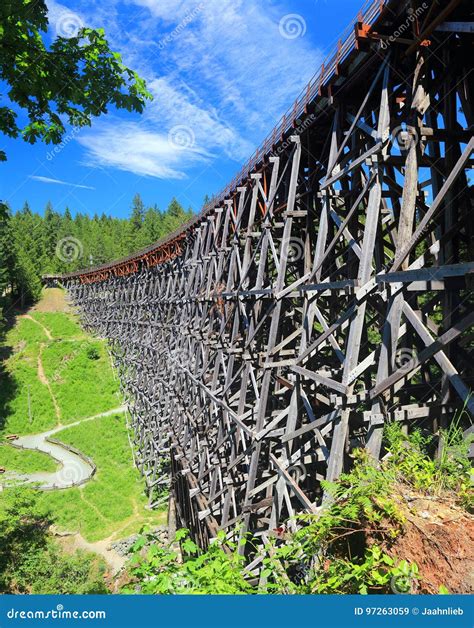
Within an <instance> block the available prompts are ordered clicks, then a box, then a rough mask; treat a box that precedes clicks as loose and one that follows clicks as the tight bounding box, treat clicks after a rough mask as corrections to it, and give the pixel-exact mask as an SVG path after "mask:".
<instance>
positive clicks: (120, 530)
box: [0, 289, 164, 593]
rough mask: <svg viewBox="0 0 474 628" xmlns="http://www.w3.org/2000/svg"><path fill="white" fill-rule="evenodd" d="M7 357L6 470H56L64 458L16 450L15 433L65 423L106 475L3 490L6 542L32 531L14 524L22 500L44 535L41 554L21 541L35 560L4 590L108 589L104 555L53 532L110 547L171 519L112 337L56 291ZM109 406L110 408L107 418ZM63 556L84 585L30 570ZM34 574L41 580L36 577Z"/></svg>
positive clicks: (31, 315)
mask: <svg viewBox="0 0 474 628" xmlns="http://www.w3.org/2000/svg"><path fill="white" fill-rule="evenodd" d="M58 309H60V310H62V311H57V310H58ZM51 310H53V311H51ZM55 310H56V311H55ZM2 357H3V362H2V365H1V368H2V373H1V378H0V399H1V400H2V401H1V404H0V436H1V437H2V440H1V444H0V467H3V468H5V469H6V470H7V471H16V472H18V473H24V474H28V473H34V472H39V471H40V472H52V471H55V470H56V469H57V466H58V465H57V464H56V462H55V461H54V460H53V459H52V458H51V457H49V456H47V455H45V454H43V453H41V452H37V451H29V450H18V449H15V448H13V447H12V446H11V445H10V444H8V442H7V441H6V440H5V436H7V435H9V434H16V435H20V436H23V435H25V434H36V433H40V432H44V431H46V430H49V429H52V428H55V427H60V428H63V429H60V431H58V432H56V433H55V434H54V437H55V438H56V439H58V440H59V441H61V442H63V443H66V444H68V445H72V446H73V447H75V448H76V449H78V450H79V451H81V452H82V453H83V454H85V455H86V456H89V457H90V458H91V459H92V460H93V462H94V464H95V465H96V466H97V472H96V474H95V475H94V477H93V478H92V479H91V480H90V481H88V482H87V483H86V484H84V485H83V486H81V487H76V488H70V489H65V490H56V491H54V490H53V491H44V492H42V491H32V490H31V489H28V488H25V487H19V488H17V489H10V488H6V489H5V490H4V491H3V492H1V493H0V545H1V546H2V547H4V549H5V547H6V544H7V543H9V544H10V545H11V543H12V540H11V535H12V534H13V535H14V534H18V535H19V536H21V535H22V534H23V533H24V530H23V527H24V526H23V524H21V526H23V527H22V529H21V530H16V532H15V530H14V529H13V528H14V524H13V523H9V522H8V521H7V519H8V517H9V516H10V515H9V514H8V513H10V512H11V510H12V509H15V508H16V507H17V506H16V505H18V509H19V511H20V510H21V509H22V508H23V509H24V510H25V512H27V513H28V514H27V515H25V517H26V520H27V521H30V520H31V526H32V528H33V529H32V530H31V534H32V535H33V536H35V538H36V536H37V535H39V536H40V537H41V539H40V540H38V543H37V542H36V541H34V542H33V541H32V542H31V543H30V544H29V546H28V547H30V548H31V551H32V552H33V550H34V552H33V554H31V552H30V551H29V550H28V551H26V550H25V549H24V548H23V541H21V543H20V540H19V538H18V543H20V545H21V547H22V548H23V549H18V551H19V552H20V551H21V552H22V553H25V552H26V554H25V561H27V562H28V565H29V566H28V565H23V561H20V562H21V564H22V565H23V566H21V569H20V567H18V569H20V571H21V574H20V572H19V571H18V570H17V569H16V567H15V569H14V570H13V572H12V573H11V574H10V576H9V578H10V580H8V582H7V581H6V580H5V579H4V581H3V584H2V583H0V590H2V587H3V590H4V592H9V591H18V592H19V591H24V590H25V591H26V590H28V591H31V592H41V593H46V592H81V590H82V588H81V587H85V588H86V589H87V588H88V584H87V583H89V584H91V583H92V584H91V590H90V591H89V592H94V591H95V592H103V591H104V590H105V589H104V587H105V584H104V579H103V573H105V565H104V564H103V561H101V560H100V559H98V558H97V557H91V556H88V557H85V556H86V555H85V554H83V553H80V554H79V555H78V554H77V552H74V553H73V555H72V556H69V555H66V554H64V553H63V552H62V550H61V549H60V547H59V546H58V544H57V543H56V541H55V537H54V536H53V535H52V534H51V531H50V530H53V529H54V530H55V531H56V532H59V533H60V534H61V535H64V534H67V535H68V536H69V535H74V536H75V537H77V535H79V536H78V538H79V539H84V541H85V542H87V543H89V544H92V546H93V544H94V543H96V542H99V541H100V542H101V543H99V544H98V546H99V545H100V546H101V547H103V546H105V545H107V543H108V542H112V541H115V540H117V539H122V538H125V537H127V536H130V535H132V534H134V533H136V532H138V531H139V530H140V529H141V528H142V527H143V526H144V525H145V524H148V525H150V526H155V525H157V524H158V523H160V522H162V520H163V517H164V513H162V512H153V511H149V510H147V509H146V506H147V498H146V496H145V494H144V483H143V480H142V478H141V476H140V474H139V472H138V470H137V469H136V468H135V467H134V465H133V457H132V452H131V449H130V445H129V441H128V434H127V427H126V415H125V412H124V409H123V407H122V399H121V396H120V393H119V382H118V381H117V379H116V376H115V374H114V371H113V369H112V366H111V363H110V359H109V355H108V353H107V350H106V346H105V343H104V342H103V341H101V340H97V339H93V338H92V337H90V336H88V335H87V334H85V333H84V332H83V331H82V330H81V328H80V326H79V324H78V321H77V320H76V318H75V317H74V316H73V314H72V313H71V312H68V311H67V307H66V304H65V303H64V296H63V293H62V291H60V290H58V289H49V290H45V291H44V293H43V298H42V300H41V301H40V302H39V303H38V305H37V307H36V308H34V309H32V310H30V311H29V312H27V313H24V314H20V315H18V316H17V317H16V320H15V322H14V325H13V326H12V328H11V329H10V330H9V331H8V332H7V334H6V337H5V338H4V342H3V347H2ZM104 412H107V413H109V412H110V413H109V414H107V415H106V416H100V415H101V414H102V413H104ZM68 426H69V427H68ZM0 480H1V476H0ZM2 517H4V522H3V526H4V527H3V528H2V523H1V521H2ZM52 524H54V528H53V529H52V528H51V525H52ZM28 526H30V524H29V523H28ZM28 526H27V527H28ZM28 529H29V528H28ZM40 532H41V533H40ZM16 542H17V541H15V543H16ZM102 542H104V543H102ZM101 544H102V545H101ZM18 547H20V546H18ZM7 554H8V556H5V557H4V558H3V561H4V564H5V570H6V572H7V573H9V570H11V569H12V565H10V561H13V562H15V561H17V560H18V557H16V558H15V557H14V556H13V550H8V552H7ZM61 556H62V558H61ZM60 559H61V560H64V561H66V562H65V565H68V567H65V568H67V569H70V568H72V569H73V571H74V572H75V573H78V574H79V575H77V578H78V579H75V580H74V583H75V584H74V586H73V585H72V584H71V586H73V588H74V587H76V588H77V590H74V591H72V590H71V591H65V590H64V589H63V588H61V585H60V584H58V582H57V578H56V577H55V578H54V582H55V583H56V584H52V581H50V580H48V579H47V578H46V579H45V580H44V582H43V584H41V582H40V581H39V580H38V579H37V578H36V576H34V577H33V571H28V570H29V569H31V570H32V569H33V563H34V562H36V561H45V562H46V563H48V561H49V560H51V561H60ZM1 560H2V558H1V557H0V562H1ZM74 561H76V562H74ZM81 561H82V562H81ZM84 561H85V563H84ZM81 565H82V567H81ZM25 569H26V571H24V570H25ZM79 572H80V573H79ZM28 573H29V574H30V575H29V577H30V578H31V579H32V580H31V582H30V583H29V584H28ZM100 574H102V575H100ZM17 579H18V581H17ZM20 581H21V582H20ZM33 581H34V583H35V584H34V586H33ZM81 583H82V584H81ZM97 583H100V586H99V585H98V584H97ZM51 587H52V589H53V591H51V590H50V588H51ZM54 587H57V588H56V590H55V591H54ZM79 589H80V590H79ZM85 592H87V591H85Z"/></svg>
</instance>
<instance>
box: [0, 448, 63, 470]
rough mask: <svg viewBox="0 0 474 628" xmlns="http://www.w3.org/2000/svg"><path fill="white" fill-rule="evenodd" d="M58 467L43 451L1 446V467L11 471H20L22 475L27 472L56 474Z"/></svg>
mask: <svg viewBox="0 0 474 628" xmlns="http://www.w3.org/2000/svg"><path fill="white" fill-rule="evenodd" d="M58 466H59V465H58V464H56V462H55V461H54V460H53V459H52V458H51V456H48V455H47V454H44V453H42V452H41V451H29V450H28V449H24V450H20V449H15V448H14V447H9V446H8V445H5V446H0V467H4V468H6V469H9V470H10V471H18V472H20V473H21V472H24V471H25V470H28V471H29V472H31V473H34V472H35V471H48V472H54V471H56V469H57V468H58Z"/></svg>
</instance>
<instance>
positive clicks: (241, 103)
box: [48, 0, 321, 178]
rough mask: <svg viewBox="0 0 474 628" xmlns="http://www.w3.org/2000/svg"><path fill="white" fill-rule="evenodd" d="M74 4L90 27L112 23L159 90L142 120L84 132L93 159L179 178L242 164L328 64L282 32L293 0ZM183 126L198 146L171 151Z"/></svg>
mask: <svg viewBox="0 0 474 628" xmlns="http://www.w3.org/2000/svg"><path fill="white" fill-rule="evenodd" d="M48 4H49V5H51V6H54V5H56V7H57V5H58V4H59V3H57V2H56V1H55V0H48ZM61 6H62V5H60V7H61ZM74 8H75V10H76V9H77V11H78V12H79V14H80V16H81V18H83V19H84V21H85V23H86V24H87V25H91V26H105V28H106V32H107V37H108V38H109V41H110V42H111V46H112V47H113V48H115V49H117V50H119V51H120V52H121V53H122V56H123V59H124V62H125V63H126V64H127V65H128V66H130V67H133V68H134V69H135V70H136V71H138V72H139V73H140V74H141V75H142V76H144V77H145V78H146V79H147V82H148V87H149V89H150V91H152V93H153V94H154V96H155V100H154V102H152V103H149V104H148V105H147V107H146V109H145V113H144V114H143V115H142V116H141V118H140V122H137V123H135V122H125V121H124V120H123V119H121V118H119V117H117V120H116V121H114V122H113V123H112V122H110V117H108V118H106V119H104V120H98V121H96V122H95V123H94V125H93V127H92V129H91V131H90V132H87V134H86V133H81V135H80V136H79V137H78V138H77V141H78V142H80V143H81V144H82V145H83V146H84V147H85V149H86V160H87V162H88V163H89V164H90V165H100V166H110V167H114V168H119V169H121V170H127V171H131V172H134V173H137V174H145V175H148V176H153V177H159V178H182V177H183V176H185V175H186V174H187V172H188V171H189V169H190V168H192V167H193V166H195V165H196V164H197V163H200V162H202V161H205V162H208V161H209V160H211V159H215V160H216V159H219V158H221V159H222V158H224V159H232V160H234V161H236V162H238V164H241V163H243V162H244V161H245V160H246V159H247V158H248V157H249V156H250V155H251V153H253V151H254V149H255V148H256V147H257V145H259V144H260V142H261V141H262V140H263V139H264V137H265V136H266V135H267V134H268V133H270V132H271V129H272V128H273V126H274V125H275V124H276V123H277V122H278V121H279V118H280V117H281V115H282V114H283V113H284V111H285V109H287V107H288V106H289V105H291V103H292V101H293V100H294V98H295V97H296V96H297V95H298V92H299V91H300V90H301V89H302V88H303V87H304V85H305V84H306V82H307V81H308V80H309V78H310V77H311V75H312V74H313V73H314V72H315V71H316V69H317V68H318V66H319V65H320V63H321V55H320V53H319V51H318V50H317V49H316V48H315V47H314V46H313V45H312V44H311V43H310V41H309V38H307V37H299V38H296V39H291V40H289V39H285V38H284V37H282V36H281V34H280V30H279V22H280V19H281V18H282V17H283V16H284V15H286V14H287V13H288V12H289V5H288V2H287V0H276V2H273V1H272V2H270V0H268V1H267V2H261V0H206V1H205V2H204V1H203V2H200V1H199V0H102V2H101V3H97V2H96V1H95V0H75V2H74ZM57 10H58V9H57ZM190 15H191V16H192V19H190V20H189V19H188V17H189V16H190ZM303 17H304V16H303ZM177 27H178V28H177ZM170 35H171V39H169V36H170ZM183 124H184V125H186V126H187V127H189V129H190V130H191V132H192V134H193V136H194V138H195V145H194V146H193V148H192V150H175V148H174V147H171V149H170V146H169V143H168V141H167V138H168V133H169V132H170V130H172V129H173V128H174V127H175V126H176V125H183ZM235 169H236V170H237V169H238V165H237V166H236V168H235Z"/></svg>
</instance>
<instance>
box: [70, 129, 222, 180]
mask: <svg viewBox="0 0 474 628" xmlns="http://www.w3.org/2000/svg"><path fill="white" fill-rule="evenodd" d="M78 142H79V143H80V144H82V145H83V146H84V147H85V148H86V149H87V158H86V160H87V161H86V162H87V163H88V165H100V166H111V167H115V168H118V169H119V170H125V171H128V172H133V173H135V174H138V175H144V176H150V177H158V178H160V179H182V178H184V177H185V172H184V170H185V169H186V168H187V167H189V166H192V165H193V164H195V163H197V162H202V161H205V160H206V159H208V158H209V157H210V155H209V154H208V153H206V152H204V151H201V150H199V149H198V148H196V147H195V146H193V145H192V139H191V142H190V144H191V145H188V144H189V143H185V145H184V147H181V146H180V145H179V144H174V143H173V141H172V138H171V139H170V137H168V136H167V135H162V134H159V133H154V132H153V131H151V130H149V129H147V128H146V127H145V126H144V125H141V124H140V123H137V122H124V121H120V120H118V119H117V120H115V121H110V120H108V121H104V122H103V123H100V122H99V123H97V124H96V125H94V127H93V129H92V130H91V131H89V132H86V133H83V134H82V135H81V136H80V137H78Z"/></svg>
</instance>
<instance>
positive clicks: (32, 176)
mask: <svg viewBox="0 0 474 628" xmlns="http://www.w3.org/2000/svg"><path fill="white" fill-rule="evenodd" d="M29 178H30V179H34V180H35V181H40V183H55V184H56V185H67V186H69V187H71V188H82V189H83V190H95V188H92V187H90V186H89V185H81V184H80V183H69V182H68V181H61V180H60V179H51V177H40V176H39V175H35V174H30V176H29Z"/></svg>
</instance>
